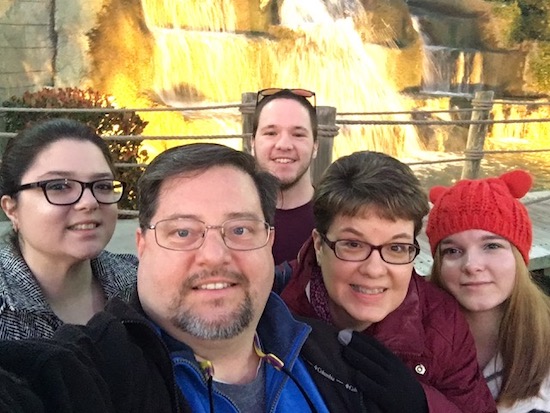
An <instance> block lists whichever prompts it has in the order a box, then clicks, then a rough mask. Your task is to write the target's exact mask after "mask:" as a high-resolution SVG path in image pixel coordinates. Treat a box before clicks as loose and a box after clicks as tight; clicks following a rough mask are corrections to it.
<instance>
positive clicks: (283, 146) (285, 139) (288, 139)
mask: <svg viewBox="0 0 550 413" xmlns="http://www.w3.org/2000/svg"><path fill="white" fill-rule="evenodd" d="M275 147H276V148H277V149H280V150H289V149H291V148H292V136H291V135H290V132H289V131H287V130H283V131H281V133H280V134H279V139H277V142H276V144H275Z"/></svg>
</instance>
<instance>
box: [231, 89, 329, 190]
mask: <svg viewBox="0 0 550 413" xmlns="http://www.w3.org/2000/svg"><path fill="white" fill-rule="evenodd" d="M241 96H242V106H241V108H240V111H241V113H242V131H243V136H244V137H243V151H244V152H248V153H251V152H252V127H253V121H254V109H255V108H254V105H255V103H256V93H252V92H246V93H243V94H242V95H241ZM317 123H318V128H317V139H318V140H319V149H318V150H317V158H315V160H314V161H313V163H312V165H311V176H312V179H313V183H314V184H315V183H316V182H317V181H319V178H320V177H321V175H322V174H323V172H324V171H325V169H326V168H327V167H328V166H329V165H330V163H331V162H332V148H333V146H334V137H335V136H336V135H338V126H336V108H334V107H331V106H317Z"/></svg>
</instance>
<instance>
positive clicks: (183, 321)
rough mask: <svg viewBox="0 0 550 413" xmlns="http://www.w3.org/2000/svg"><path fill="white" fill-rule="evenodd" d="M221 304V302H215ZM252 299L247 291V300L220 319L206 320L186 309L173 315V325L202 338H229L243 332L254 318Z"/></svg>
mask: <svg viewBox="0 0 550 413" xmlns="http://www.w3.org/2000/svg"><path fill="white" fill-rule="evenodd" d="M215 304H219V305H221V301H220V303H215ZM253 314H254V311H253V307H252V299H251V298H250V295H249V294H248V293H247V294H246V297H245V300H244V301H243V302H242V303H241V305H240V306H239V308H237V309H236V310H235V311H234V312H232V313H230V314H227V315H226V316H224V317H223V318H222V319H220V320H216V321H205V320H203V319H201V318H200V317H198V316H196V315H194V314H193V313H192V310H186V311H183V312H180V313H179V314H177V315H175V316H174V317H172V319H171V320H170V321H171V322H172V325H174V326H175V327H177V328H178V329H179V330H181V331H183V332H185V333H188V334H190V335H192V336H194V337H196V338H199V339H202V340H227V339H230V338H233V337H236V336H238V335H239V334H241V333H242V332H243V331H244V330H245V329H246V328H247V327H248V326H249V325H250V323H251V322H252V319H253Z"/></svg>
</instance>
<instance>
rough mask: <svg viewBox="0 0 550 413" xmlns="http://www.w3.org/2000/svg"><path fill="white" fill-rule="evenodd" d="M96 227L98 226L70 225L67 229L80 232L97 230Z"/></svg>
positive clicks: (95, 224) (93, 224) (91, 224)
mask: <svg viewBox="0 0 550 413" xmlns="http://www.w3.org/2000/svg"><path fill="white" fill-rule="evenodd" d="M98 226H99V224H97V223H89V224H76V225H71V226H70V227H69V229H73V230H77V231H81V230H89V229H94V228H97V227H98Z"/></svg>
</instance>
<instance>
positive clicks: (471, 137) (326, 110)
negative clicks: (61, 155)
mask: <svg viewBox="0 0 550 413" xmlns="http://www.w3.org/2000/svg"><path fill="white" fill-rule="evenodd" d="M255 102H256V93H243V95H242V101H241V102H240V103H232V104H223V105H212V106H190V107H178V108H175V107H170V108H166V107H163V108H125V109H107V108H89V109H88V108H86V109H54V108H9V107H0V139H2V138H10V137H13V136H14V135H15V134H13V133H7V132H1V131H2V130H5V129H3V128H2V118H3V115H4V114H5V113H8V112H50V113H57V114H64V113H66V114H67V115H69V114H71V113H82V112H101V113H109V112H136V113H140V112H191V111H203V110H206V109H207V110H209V112H212V111H213V110H224V111H226V110H227V109H235V110H238V111H240V114H241V120H242V133H241V134H231V135H177V136H174V135H170V136H146V135H139V136H116V137H114V136H104V138H105V139H106V140H113V141H131V140H153V141H154V140H174V139H177V140H185V139H194V140H197V139H229V138H239V139H242V141H243V143H242V148H243V150H244V151H248V152H250V150H251V140H252V120H253V116H254V105H255ZM495 102H499V103H510V104H524V105H533V102H531V101H525V102H518V101H503V100H501V101H495V100H494V99H493V92H491V91H482V92H477V93H476V94H475V96H474V98H473V100H472V108H471V109H451V110H426V111H418V110H415V111H403V112H369V113H366V112H365V113H358V112H357V113H355V112H354V113H351V112H348V113H337V109H336V108H334V107H328V106H318V107H317V113H318V121H319V133H318V136H319V150H318V155H317V158H316V159H315V161H314V164H313V167H312V174H313V179H314V181H316V180H318V179H319V177H320V176H321V174H322V172H323V171H324V170H325V168H326V167H327V166H328V165H329V164H330V163H331V162H332V154H333V146H334V139H335V138H337V136H338V131H339V126H340V125H415V126H419V125H447V126H451V125H468V126H469V129H468V139H467V143H466V149H465V150H464V152H463V156H459V157H455V158H449V159H442V160H436V161H434V160H422V161H419V162H409V163H408V164H409V165H427V164H434V163H450V162H463V167H462V173H461V178H477V177H478V176H479V170H480V164H481V160H482V159H483V157H484V155H486V154H499V153H529V152H549V151H550V148H543V149H536V150H512V151H506V150H501V151H487V150H484V146H485V137H486V135H487V128H488V126H489V125H491V124H495V123H526V122H550V119H546V118H544V119H505V120H493V119H490V116H489V115H490V113H491V109H492V107H493V104H494V103H495ZM536 104H537V105H545V104H546V105H550V102H537V103H536ZM453 112H455V113H461V114H464V113H465V114H468V113H469V114H470V118H469V119H455V120H449V121H447V120H429V119H428V120H424V119H418V115H419V114H427V115H430V114H435V113H453ZM392 114H393V115H395V114H401V115H407V114H408V115H410V116H411V119H410V120H386V119H376V116H378V115H392ZM347 115H365V117H366V119H361V120H357V119H353V120H349V119H346V116H347ZM0 143H1V142H0ZM0 147H3V145H0ZM116 166H117V167H119V168H135V167H143V166H144V165H143V164H137V163H117V164H116ZM135 213H136V211H121V214H122V215H134V214H135Z"/></svg>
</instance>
